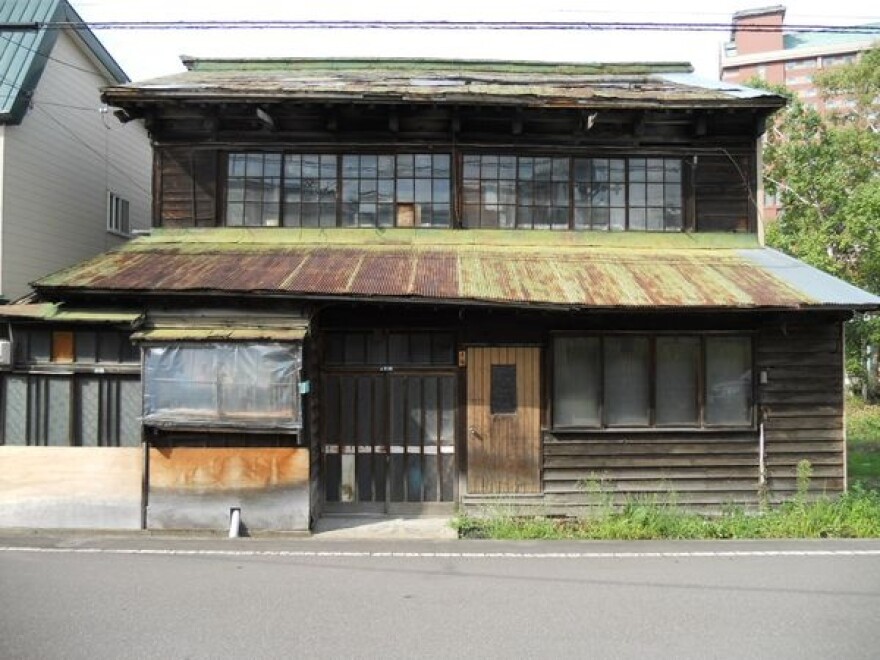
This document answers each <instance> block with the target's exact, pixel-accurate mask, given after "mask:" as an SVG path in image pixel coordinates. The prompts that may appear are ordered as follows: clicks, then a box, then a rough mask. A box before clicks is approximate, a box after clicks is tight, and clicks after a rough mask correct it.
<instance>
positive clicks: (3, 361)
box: [0, 339, 12, 367]
mask: <svg viewBox="0 0 880 660" xmlns="http://www.w3.org/2000/svg"><path fill="white" fill-rule="evenodd" d="M11 366H12V342H11V341H9V340H8V339H0V367H11Z"/></svg>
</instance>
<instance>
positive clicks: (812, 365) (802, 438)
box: [756, 322, 845, 499]
mask: <svg viewBox="0 0 880 660" xmlns="http://www.w3.org/2000/svg"><path fill="white" fill-rule="evenodd" d="M756 353H757V354H756V367H757V370H758V374H759V377H760V374H761V372H762V371H763V372H764V373H765V374H766V381H767V382H766V383H764V384H761V385H759V401H760V404H761V412H762V415H763V420H764V428H765V442H766V457H767V478H768V486H769V489H770V493H771V495H772V497H773V498H774V499H784V498H786V497H790V496H791V495H792V494H793V493H795V492H796V490H797V464H798V462H799V461H801V460H807V461H809V462H810V464H811V465H812V468H813V478H812V480H811V482H810V492H811V494H812V495H821V494H823V493H829V494H833V493H838V492H841V491H842V490H843V489H844V486H845V451H844V431H843V425H844V397H843V391H844V390H843V359H844V358H843V326H842V324H841V323H839V322H838V323H827V324H822V325H808V324H803V325H791V324H788V325H784V326H783V325H780V326H776V327H771V328H767V329H766V330H765V331H764V332H762V333H760V335H759V336H758V341H757V348H756Z"/></svg>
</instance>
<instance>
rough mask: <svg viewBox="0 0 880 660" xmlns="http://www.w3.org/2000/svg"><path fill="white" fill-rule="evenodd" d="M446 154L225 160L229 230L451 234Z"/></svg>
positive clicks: (249, 156)
mask: <svg viewBox="0 0 880 660" xmlns="http://www.w3.org/2000/svg"><path fill="white" fill-rule="evenodd" d="M450 174H451V158H450V156H449V155H448V154H397V155H390V154H388V155H384V154H344V155H336V154H278V153H240V154H230V156H229V169H228V177H227V203H226V224H227V225H230V226H248V227H261V226H262V227H276V226H285V227H337V226H342V227H395V226H396V227H420V226H428V227H449V226H450V225H451V217H452V213H451V185H450Z"/></svg>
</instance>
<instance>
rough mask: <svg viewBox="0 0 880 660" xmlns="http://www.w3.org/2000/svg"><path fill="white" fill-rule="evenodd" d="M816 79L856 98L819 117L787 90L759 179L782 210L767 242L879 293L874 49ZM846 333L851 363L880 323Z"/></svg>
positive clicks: (879, 107) (877, 335) (878, 94)
mask: <svg viewBox="0 0 880 660" xmlns="http://www.w3.org/2000/svg"><path fill="white" fill-rule="evenodd" d="M814 82H815V84H816V86H817V87H818V88H819V90H820V92H821V94H822V96H823V97H824V98H826V99H838V100H840V99H851V100H852V101H853V102H854V105H853V106H852V107H847V106H846V105H845V104H839V107H841V108H845V109H844V111H842V112H838V113H833V114H830V115H828V116H827V117H823V116H822V115H820V114H819V113H818V112H817V111H816V110H814V109H812V108H810V107H807V106H805V105H804V104H803V103H801V102H800V100H799V99H797V98H793V97H791V96H789V98H790V99H791V101H790V103H789V105H788V107H787V108H786V109H785V110H783V111H781V112H780V113H778V114H777V115H776V116H775V117H774V118H773V120H772V122H771V124H770V125H769V127H768V131H767V135H766V141H765V147H764V182H765V187H766V188H767V190H768V191H769V192H771V193H776V194H777V197H778V199H779V201H780V204H781V206H782V209H783V210H782V213H781V216H780V218H779V220H778V221H777V222H775V223H772V224H770V226H769V227H768V229H767V243H768V244H769V245H771V246H774V247H777V248H779V249H781V250H783V251H785V252H787V253H788V254H791V255H793V256H795V257H797V258H799V259H802V260H803V261H806V262H807V263H809V264H811V265H813V266H815V267H817V268H820V269H822V270H824V271H826V272H828V273H831V274H832V275H835V276H837V277H840V278H842V279H845V280H847V281H849V282H852V283H853V284H855V285H857V286H860V287H862V288H865V289H867V290H869V291H872V292H873V293H876V294H880V131H878V125H880V122H878V117H880V114H878V111H880V48H875V49H873V50H871V51H869V52H867V53H865V54H864V55H863V56H862V58H861V59H860V60H859V61H858V62H855V63H853V64H849V65H844V66H840V67H837V68H835V69H831V70H829V71H828V72H826V73H824V74H822V75H819V76H817V77H816V80H815V81H814ZM849 334H850V335H851V336H852V337H853V338H854V339H855V340H856V341H854V342H853V346H851V348H852V349H853V352H852V353H851V359H850V361H849V363H850V364H851V365H852V366H853V367H855V366H856V365H860V364H862V363H863V360H862V359H861V356H860V355H859V353H858V349H859V348H863V347H864V346H865V345H867V344H869V343H874V344H877V343H878V342H880V322H878V321H877V320H876V319H875V320H867V321H866V320H862V321H861V322H859V323H857V324H855V326H854V327H852V328H851V329H850V330H849ZM856 344H858V345H856Z"/></svg>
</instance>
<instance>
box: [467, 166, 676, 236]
mask: <svg viewBox="0 0 880 660" xmlns="http://www.w3.org/2000/svg"><path fill="white" fill-rule="evenodd" d="M474 158H476V159H478V162H477V165H476V167H477V170H478V171H479V172H480V174H479V175H477V176H476V177H474V176H468V177H466V176H465V169H466V167H467V166H471V167H473V163H468V162H466V161H467V160H468V159H474ZM503 158H513V159H514V169H515V175H514V178H513V179H510V180H509V179H506V178H502V177H501V176H500V169H499V174H498V175H497V176H495V177H488V178H484V177H483V175H482V172H483V170H484V166H483V159H498V160H499V161H500V160H501V159H503ZM539 158H546V159H549V160H550V161H551V170H553V171H555V169H554V168H555V164H556V163H555V161H560V160H565V161H567V163H568V167H567V171H568V174H567V178H566V179H565V181H564V182H563V181H562V180H561V179H556V178H554V177H555V174H551V178H550V179H548V181H547V182H548V183H549V184H550V185H551V186H555V185H557V184H558V185H566V186H567V190H568V194H567V198H566V202H565V203H564V204H561V203H560V204H555V203H552V202H551V204H550V206H547V207H539V206H538V205H537V204H535V203H534V202H532V203H529V204H525V203H523V202H522V199H521V191H522V190H523V188H522V186H523V185H525V184H528V183H533V184H534V183H536V182H537V181H538V180H537V179H536V178H534V176H533V177H532V178H531V179H528V180H527V179H521V178H520V175H521V171H522V168H521V166H520V163H521V161H522V159H531V160H537V159H539ZM613 160H622V161H623V162H624V180H623V182H612V181H611V180H610V179H609V181H608V182H607V183H608V184H609V186H610V185H611V184H612V183H617V184H620V185H622V186H623V188H624V203H623V206H613V207H612V206H611V205H610V204H609V205H607V206H596V207H594V206H593V205H590V204H583V203H581V204H578V203H576V201H575V189H576V187H577V185H578V184H579V183H584V184H590V183H593V181H592V179H591V181H590V182H585V181H584V182H579V181H578V180H577V178H576V175H575V171H576V167H577V164H578V163H579V162H581V163H582V162H585V161H586V162H589V163H590V165H591V169H592V163H593V161H609V167H610V161H613ZM652 160H659V161H662V180H661V181H659V182H653V181H648V168H647V162H648V161H652ZM461 161H462V166H461V167H460V171H459V173H458V177H457V180H456V187H457V188H458V189H460V190H461V195H462V197H463V195H464V190H465V185H468V186H475V187H476V188H477V189H478V190H479V194H480V196H482V191H483V184H484V182H489V183H492V182H494V183H495V184H496V186H497V188H498V190H499V193H498V194H499V200H500V187H501V182H502V181H504V182H507V181H511V182H512V183H513V189H514V199H513V201H512V202H511V203H510V204H509V205H505V204H501V203H500V201H499V202H496V206H497V207H499V208H500V207H502V206H510V208H511V209H512V210H513V214H514V217H513V219H512V221H510V222H508V223H507V224H505V226H503V227H502V226H500V223H499V222H496V223H493V224H492V225H491V226H487V225H486V224H485V223H484V221H483V214H484V212H489V211H491V209H488V210H487V209H486V208H484V202H483V201H482V199H480V201H479V202H478V203H466V202H465V201H464V200H463V201H462V203H461V214H460V220H461V226H462V227H463V228H465V229H514V228H515V229H535V222H534V209H536V208H546V209H548V223H546V226H543V225H542V226H540V227H538V229H540V230H543V231H558V230H566V229H567V230H569V231H607V232H621V231H632V232H639V233H650V232H655V233H684V232H686V231H689V230H690V229H691V227H689V220H688V212H687V209H688V204H689V200H688V195H687V185H688V184H687V167H686V164H687V162H688V159H687V158H686V157H685V156H678V155H676V156H672V155H662V154H645V155H639V154H633V153H629V154H603V155H587V154H583V155H564V156H563V155H560V154H521V153H488V152H479V153H477V152H469V151H464V152H463V153H462V154H461ZM635 161H645V163H646V169H645V181H644V182H642V183H643V184H644V185H645V188H646V199H645V203H644V204H640V205H638V206H636V205H634V204H633V202H632V201H631V191H632V186H633V185H638V183H639V182H636V181H633V180H632V170H633V166H634V162H635ZM672 162H677V163H678V171H679V175H678V181H677V182H675V181H672V182H667V178H668V172H670V171H671V169H670V163H672ZM486 167H491V164H489V165H487V166H486ZM595 183H601V182H598V181H597V182H595ZM675 183H677V184H678V192H679V195H678V199H677V200H676V201H677V202H678V203H677V204H676V205H675V207H676V208H678V210H679V214H680V217H681V222H680V224H679V225H678V226H670V227H667V226H666V218H665V217H664V221H663V225H664V226H663V228H662V229H649V228H648V225H647V219H646V221H645V229H641V228H637V229H634V228H633V227H632V219H631V215H632V212H633V211H634V210H638V209H644V210H645V213H646V215H647V212H648V209H656V208H664V207H663V206H658V205H657V204H656V203H649V200H648V198H647V186H648V185H649V184H659V185H660V186H661V187H662V188H663V189H664V191H665V188H666V186H667V184H668V185H674V184H675ZM552 198H554V196H553V195H552V194H551V199H552ZM525 208H528V209H532V211H533V217H532V219H531V221H530V222H529V223H528V224H524V223H522V222H521V221H520V217H519V214H520V210H521V209H525ZM594 208H596V209H605V208H607V209H609V216H610V209H612V208H622V209H623V212H624V226H623V228H622V229H621V228H614V227H613V225H612V222H611V221H610V217H609V222H608V225H607V226H606V227H600V226H595V225H593V223H592V222H591V223H590V226H588V227H586V226H585V227H580V226H578V225H577V222H576V216H577V213H578V209H582V210H593V209H594ZM556 209H565V211H566V213H567V223H566V224H565V226H562V225H561V224H559V223H554V222H553V221H552V218H551V217H550V216H552V211H553V210H556ZM472 213H475V214H476V215H475V216H472V215H470V214H472ZM499 213H500V211H499Z"/></svg>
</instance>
